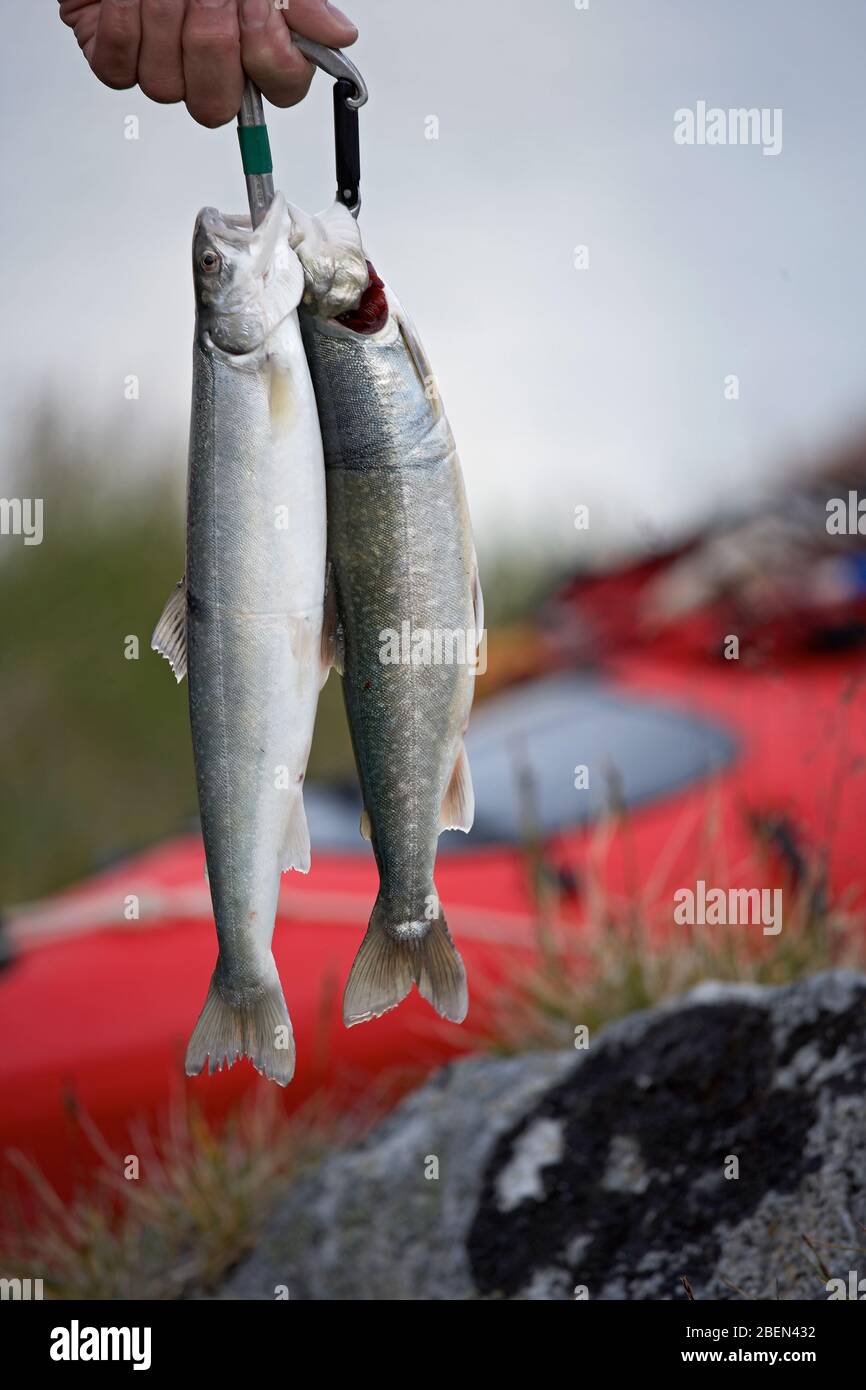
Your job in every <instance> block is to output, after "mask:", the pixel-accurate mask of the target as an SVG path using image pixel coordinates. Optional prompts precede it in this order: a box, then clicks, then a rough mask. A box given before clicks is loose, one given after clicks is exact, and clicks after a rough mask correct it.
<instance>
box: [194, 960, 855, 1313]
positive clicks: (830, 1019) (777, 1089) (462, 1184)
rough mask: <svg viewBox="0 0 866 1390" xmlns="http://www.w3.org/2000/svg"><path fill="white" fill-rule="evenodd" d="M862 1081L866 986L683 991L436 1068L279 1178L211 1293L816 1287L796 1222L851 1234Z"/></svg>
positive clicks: (521, 1293)
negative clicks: (365, 1127)
mask: <svg viewBox="0 0 866 1390" xmlns="http://www.w3.org/2000/svg"><path fill="white" fill-rule="evenodd" d="M864 1096H866V979H864V978H863V977H861V976H859V975H855V974H851V973H847V972H842V971H835V972H830V973H827V974H824V975H819V976H815V977H813V978H812V979H810V980H806V981H804V982H802V983H799V984H796V985H793V986H790V987H788V988H784V989H759V988H756V987H755V986H753V985H748V986H737V985H721V984H718V983H715V982H713V983H711V984H709V985H703V986H701V987H700V988H699V989H697V990H695V991H693V992H692V993H691V994H690V995H687V996H685V997H684V998H682V999H680V1000H677V1001H675V1002H674V1003H672V1004H670V1005H667V1006H665V1007H663V1008H660V1009H654V1010H651V1011H648V1012H647V1013H643V1014H635V1015H633V1016H631V1017H630V1018H627V1019H624V1020H622V1021H621V1022H619V1023H616V1024H614V1025H612V1026H611V1027H610V1028H608V1029H606V1030H605V1032H604V1033H603V1034H601V1035H600V1036H599V1037H598V1039H596V1040H594V1041H593V1042H592V1044H591V1046H590V1047H589V1049H588V1050H587V1051H585V1052H579V1053H574V1052H570V1053H568V1054H565V1055H557V1054H549V1053H547V1054H541V1053H533V1054H530V1055H527V1056H523V1057H518V1058H511V1059H507V1060H502V1059H496V1058H492V1057H482V1058H475V1059H471V1060H468V1061H463V1062H458V1063H455V1064H454V1065H452V1066H451V1067H448V1068H446V1069H445V1070H444V1071H442V1072H440V1073H439V1074H437V1075H436V1076H434V1077H433V1078H432V1079H431V1080H430V1081H429V1082H428V1083H427V1084H426V1085H425V1086H423V1087H422V1088H421V1089H420V1090H418V1091H417V1092H415V1093H414V1094H413V1095H412V1096H410V1097H409V1098H408V1099H407V1100H406V1101H404V1102H403V1104H402V1105H401V1106H400V1107H399V1108H398V1109H397V1110H396V1111H395V1112H394V1113H393V1114H392V1115H391V1116H390V1117H389V1118H388V1119H387V1120H385V1121H384V1122H383V1123H382V1124H381V1125H380V1126H379V1127H378V1128H377V1129H376V1130H375V1131H374V1132H373V1133H372V1134H371V1135H370V1136H369V1138H368V1139H367V1140H366V1141H365V1142H364V1143H362V1144H360V1145H358V1146H357V1147H354V1148H351V1149H347V1150H344V1151H340V1152H336V1153H334V1154H332V1155H331V1156H329V1157H328V1158H327V1159H326V1160H325V1161H324V1162H323V1163H322V1165H321V1166H320V1167H319V1168H318V1169H316V1170H315V1171H314V1172H312V1173H310V1174H308V1175H307V1176H306V1177H305V1178H303V1179H302V1180H301V1181H299V1182H298V1183H297V1184H296V1186H295V1187H294V1188H293V1189H292V1190H291V1191H290V1192H289V1193H288V1194H287V1196H286V1198H285V1199H284V1201H283V1203H282V1205H281V1207H280V1208H279V1209H278V1210H277V1212H276V1213H275V1215H274V1219H273V1220H272V1222H271V1223H270V1225H269V1228H268V1231H267V1234H266V1235H265V1237H264V1238H263V1239H262V1241H261V1242H260V1244H259V1246H258V1248H257V1249H256V1250H255V1252H254V1253H253V1254H252V1256H251V1257H250V1258H249V1259H248V1260H247V1261H246V1262H245V1263H244V1264H243V1265H242V1266H241V1267H240V1268H239V1269H238V1270H237V1271H236V1272H235V1273H234V1275H233V1276H232V1278H231V1280H230V1281H229V1283H228V1285H227V1286H226V1287H225V1289H224V1290H223V1291H222V1293H221V1295H220V1296H221V1297H226V1298H253V1299H255V1298H267V1299H272V1298H274V1297H275V1291H276V1290H277V1289H279V1288H280V1287H281V1286H285V1287H286V1288H288V1291H289V1296H290V1297H291V1298H293V1299H326V1300H331V1299H336V1300H340V1299H387V1300H402V1299H407V1300H413V1299H423V1300H427V1299H471V1298H482V1299H490V1298H509V1299H529V1300H539V1299H543V1300H548V1299H554V1300H559V1299H572V1298H574V1297H575V1296H576V1293H575V1291H576V1290H580V1289H581V1288H585V1289H586V1291H587V1294H588V1296H589V1297H590V1298H605V1299H612V1298H627V1299H670V1298H682V1297H685V1293H684V1290H683V1286H682V1282H681V1278H682V1276H684V1275H685V1276H687V1278H688V1280H689V1282H690V1285H691V1287H692V1289H693V1291H694V1295H695V1297H696V1298H698V1299H727V1298H736V1297H740V1296H743V1295H745V1296H747V1297H749V1298H767V1297H770V1298H775V1297H777V1296H780V1297H782V1298H793V1299H824V1298H826V1297H827V1291H826V1288H825V1277H826V1276H824V1275H822V1274H820V1273H819V1271H818V1268H817V1263H816V1259H815V1256H814V1255H813V1254H812V1253H811V1252H810V1250H809V1248H808V1246H807V1244H806V1242H805V1240H804V1237H808V1238H809V1239H810V1240H812V1241H814V1242H815V1243H816V1244H820V1245H832V1244H837V1245H843V1246H860V1247H866V1234H864V1230H863V1227H866V1105H864ZM734 1160H736V1164H735V1163H734ZM735 1168H737V1169H738V1174H739V1175H738V1176H736V1177H734V1176H726V1173H727V1174H730V1173H732V1172H733V1171H734V1169H735ZM436 1173H438V1176H436V1175H435V1174H436ZM820 1254H821V1258H822V1259H823V1261H824V1262H825V1263H826V1265H827V1266H828V1267H829V1271H830V1273H831V1274H832V1275H833V1276H836V1277H840V1278H843V1279H845V1281H846V1283H847V1281H848V1272H849V1270H851V1269H854V1270H857V1268H858V1259H859V1264H860V1268H861V1271H862V1275H863V1276H866V1253H861V1254H859V1255H858V1253H857V1252H856V1251H855V1250H852V1251H848V1250H839V1249H831V1248H826V1249H822V1250H821V1251H820ZM731 1285H735V1286H736V1287H737V1289H739V1290H740V1291H741V1293H739V1294H738V1293H737V1292H736V1291H735V1290H734V1289H732V1288H731V1287H730V1286H731ZM864 1288H866V1284H864ZM777 1291H778V1293H777Z"/></svg>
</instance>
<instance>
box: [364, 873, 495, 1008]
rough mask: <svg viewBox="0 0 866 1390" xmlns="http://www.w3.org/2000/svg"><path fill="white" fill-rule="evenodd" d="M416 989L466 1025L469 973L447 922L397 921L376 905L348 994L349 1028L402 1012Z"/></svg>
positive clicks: (435, 1005) (440, 919)
mask: <svg viewBox="0 0 866 1390" xmlns="http://www.w3.org/2000/svg"><path fill="white" fill-rule="evenodd" d="M413 984H417V986H418V992H419V994H421V995H422V997H423V998H424V999H426V1000H427V1001H428V1003H430V1004H432V1005H433V1008H434V1009H435V1010H436V1012H437V1013H438V1014H441V1016H442V1017H443V1018H447V1019H450V1021H451V1022H452V1023H462V1022H463V1020H464V1018H465V1017H466V1013H467V1010H468V1008H469V998H468V994H467V990H466V971H465V969H464V967H463V961H462V960H461V958H460V955H459V953H458V951H457V948H456V947H455V945H454V942H453V941H452V940H451V934H450V932H449V931H448V926H447V924H446V921H445V918H444V917H443V916H442V915H441V913H440V915H439V916H438V917H437V918H436V919H435V920H434V921H432V922H429V921H417V922H394V921H393V920H389V916H388V913H387V911H386V909H385V907H384V906H383V905H382V903H381V901H377V902H376V906H375V907H374V908H373V915H372V916H371V918H370V925H369V926H368V928H367V934H366V936H365V937H364V940H363V941H362V942H361V949H360V950H359V951H358V954H357V956H356V957H355V963H354V965H353V966H352V970H351V973H350V975H349V979H348V983H347V984H346V992H345V994H344V995H343V1022H344V1023H345V1025H346V1027H347V1028H351V1027H353V1025H354V1024H356V1023H366V1022H367V1021H368V1019H371V1018H380V1017H381V1015H382V1014H385V1013H387V1012H388V1010H389V1009H396V1007H397V1005H398V1004H399V1003H400V1002H401V1000H403V999H405V998H406V995H407V994H408V993H409V991H410V989H411V988H412V985H413Z"/></svg>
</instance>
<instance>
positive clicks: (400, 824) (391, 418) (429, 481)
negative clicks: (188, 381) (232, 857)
mask: <svg viewBox="0 0 866 1390" xmlns="http://www.w3.org/2000/svg"><path fill="white" fill-rule="evenodd" d="M290 211H291V213H292V219H293V223H294V224H295V241H294V244H295V245H296V247H297V250H298V254H299V256H300V258H301V261H302V264H303V265H304V270H305V273H306V275H307V293H306V294H305V296H304V304H305V305H307V306H308V307H307V308H306V309H305V308H304V307H302V310H301V328H302V331H303V336H304V345H305V348H306V351H307V357H308V360H309V363H310V370H311V372H312V377H313V385H314V387H315V392H316V399H317V402H318V407H319V421H320V425H321V430H322V441H323V444H324V448H325V466H326V470H327V490H328V557H329V571H328V575H329V577H328V586H327V593H326V600H325V610H326V615H325V627H326V633H325V635H326V640H331V641H333V644H334V650H333V651H332V653H331V656H332V658H333V659H334V661H335V664H337V665H338V667H339V668H340V669H341V670H342V673H343V691H344V696H345V702H346V710H347V714H348V718H349V725H350V728H351V734H352V742H353V745H354V751H355V758H356V762H357V766H358V773H359V777H360V782H361V790H362V793H363V799H364V806H365V812H364V816H363V817H362V832H363V833H366V834H368V835H369V837H370V838H371V839H372V845H373V851H374V854H375V857H376V863H377V866H378V869H379V879H380V886H379V894H378V897H377V899H376V903H375V905H374V907H373V912H372V915H371V918H370V923H369V926H368V929H367V934H366V936H365V938H364V940H363V942H362V944H361V948H360V950H359V952H358V955H357V957H356V959H355V963H354V965H353V967H352V971H351V974H350V977H349V981H348V983H347V986H346V991H345V995H344V999H343V1017H344V1021H345V1023H346V1025H347V1026H348V1027H351V1026H352V1025H353V1024H355V1023H362V1022H364V1021H366V1020H367V1019H371V1018H377V1017H379V1016H380V1015H381V1014H383V1013H385V1012H386V1011H387V1010H389V1009H393V1008H395V1007H396V1005H397V1004H399V1003H400V1001H401V1000H402V999H403V998H404V997H405V996H406V994H408V992H409V990H410V989H411V987H412V984H413V982H414V983H415V984H417V986H418V989H419V991H420V993H421V994H422V995H423V997H424V998H425V999H427V1000H429V1002H430V1003H431V1004H432V1005H433V1007H434V1009H436V1010H437V1012H438V1013H440V1014H441V1015H443V1016H444V1017H445V1018H448V1019H451V1020H453V1021H454V1022H458V1023H459V1022H461V1021H462V1020H463V1018H465V1016H466V1011H467V1007H468V998H467V988H466V974H465V970H464V967H463V962H462V960H461V958H460V956H459V954H458V953H457V951H456V949H455V947H454V944H453V942H452V940H451V936H450V933H449V931H448V927H447V924H446V921H445V917H444V915H443V912H442V908H441V905H440V903H439V898H438V896H437V893H436V888H435V884H434V881H433V870H434V864H435V859H436V849H437V841H438V837H439V833H440V831H441V830H443V829H460V830H467V831H468V830H469V829H470V827H471V825H472V818H473V815H474V796H473V791H472V780H471V777H470V773H469V765H468V762H467V758H466V752H465V749H464V745H463V735H464V731H465V729H466V726H467V724H468V721H469V711H470V706H471V704H472V694H473V687H474V674H475V673H474V665H475V660H476V650H477V644H478V642H479V640H480V637H481V633H482V629H483V622H484V619H483V612H482V601H481V590H480V587H479V583H478V567H477V563H476V558H475V548H474V544H473V540H472V530H471V526H470V521H469V513H468V509H467V506H466V497H465V494H464V489H463V480H462V475H461V470H460V463H459V460H458V458H457V453H456V451H455V447H454V440H453V438H452V436H451V431H450V429H449V426H448V422H447V420H446V418H445V414H444V411H443V409H442V405H441V402H440V400H439V396H438V391H437V390H436V388H435V380H434V378H433V374H432V372H431V370H430V365H429V363H428V361H427V359H426V357H425V355H424V352H423V349H422V348H421V346H420V344H419V342H418V338H417V336H416V334H415V332H414V329H413V328H412V325H411V323H410V322H409V320H408V318H407V317H406V315H405V313H404V312H403V310H402V308H401V307H400V305H399V303H398V301H397V299H396V298H395V297H394V295H393V294H392V293H391V292H390V291H389V290H387V289H385V293H386V294H387V321H386V322H385V323H384V325H383V326H381V327H380V328H378V331H375V332H373V333H369V334H367V333H360V332H355V331H353V329H352V328H351V327H347V326H346V324H345V323H341V322H338V321H337V320H336V319H335V318H334V317H332V316H329V315H333V314H334V312H335V310H338V309H339V307H340V305H341V303H343V302H344V300H345V298H346V285H347V282H349V281H350V280H351V274H350V272H351V270H352V268H353V267H355V268H356V270H357V268H358V265H359V262H360V272H359V274H360V276H363V279H361V281H360V289H363V286H364V285H365V284H366V281H367V270H366V264H365V262H364V259H363V252H362V251H360V241H359V240H358V234H357V229H356V228H355V224H354V223H353V222H352V219H351V217H350V216H349V214H348V213H347V212H346V210H345V209H343V208H340V207H339V205H337V207H336V208H333V209H331V210H330V212H329V213H327V214H320V217H319V219H312V221H313V222H314V223H315V226H314V227H312V228H311V226H310V220H309V219H305V218H304V215H303V214H299V212H298V210H297V209H295V208H294V207H290ZM323 237H324V238H325V241H326V244H325V245H323ZM328 237H330V242H329V243H328V242H327V238H328ZM353 238H354V239H355V245H354V248H353V246H352V242H353ZM341 240H342V243H343V250H342V258H341V255H340V254H339V253H337V254H334V250H333V245H334V242H335V241H337V242H340V241H341ZM328 247H330V252H331V254H330V256H329V255H328V254H327V251H328ZM341 259H342V269H343V271H344V274H343V275H342V277H341V276H340V274H339V270H340V265H341ZM323 266H324V267H325V271H324V277H323ZM323 278H324V282H325V284H324V289H323ZM380 283H381V282H380ZM335 287H336V292H335ZM383 288H384V287H383ZM360 289H359V286H358V283H357V279H356V285H355V293H354V298H355V301H357V299H358V295H359V292H360Z"/></svg>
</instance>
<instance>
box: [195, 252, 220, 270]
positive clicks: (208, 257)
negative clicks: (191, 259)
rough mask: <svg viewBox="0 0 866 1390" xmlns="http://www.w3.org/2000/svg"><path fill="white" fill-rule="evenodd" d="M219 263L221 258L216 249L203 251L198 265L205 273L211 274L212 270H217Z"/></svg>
mask: <svg viewBox="0 0 866 1390" xmlns="http://www.w3.org/2000/svg"><path fill="white" fill-rule="evenodd" d="M221 265H222V260H221V258H220V257H219V256H218V255H217V253H216V251H205V252H204V254H203V255H202V256H201V257H200V258H199V267H200V269H201V270H203V271H204V272H205V274H207V275H213V273H214V271H217V270H219V268H220V266H221Z"/></svg>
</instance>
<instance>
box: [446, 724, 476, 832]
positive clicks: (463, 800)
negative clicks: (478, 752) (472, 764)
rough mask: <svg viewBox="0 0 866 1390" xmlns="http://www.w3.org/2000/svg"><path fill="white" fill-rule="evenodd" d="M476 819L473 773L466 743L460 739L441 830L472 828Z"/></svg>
mask: <svg viewBox="0 0 866 1390" xmlns="http://www.w3.org/2000/svg"><path fill="white" fill-rule="evenodd" d="M474 819H475V791H474V789H473V786H472V773H471V772H470V770H469V758H468V757H467V755H466V745H465V743H464V742H463V740H462V739H461V740H460V748H459V751H458V753H457V758H456V760H455V763H454V769H453V771H452V773H451V779H450V781H449V783H448V787H447V789H446V791H445V795H444V797H443V798H442V810H441V814H440V817H439V829H440V830H466V831H468V830H471V829H472V822H473V820H474Z"/></svg>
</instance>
